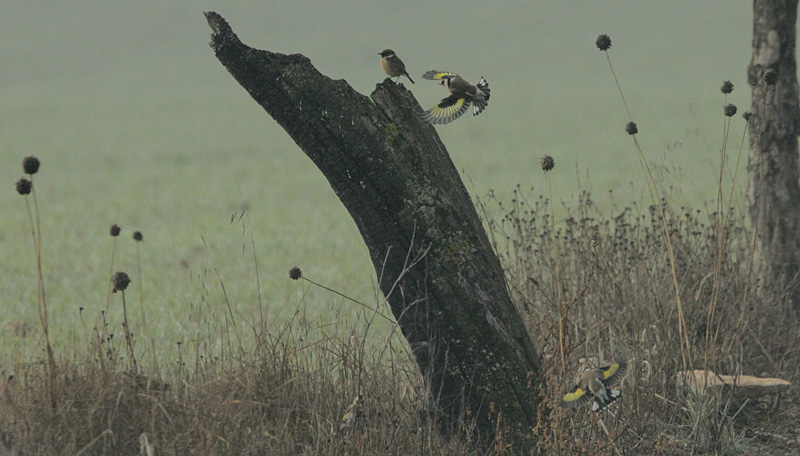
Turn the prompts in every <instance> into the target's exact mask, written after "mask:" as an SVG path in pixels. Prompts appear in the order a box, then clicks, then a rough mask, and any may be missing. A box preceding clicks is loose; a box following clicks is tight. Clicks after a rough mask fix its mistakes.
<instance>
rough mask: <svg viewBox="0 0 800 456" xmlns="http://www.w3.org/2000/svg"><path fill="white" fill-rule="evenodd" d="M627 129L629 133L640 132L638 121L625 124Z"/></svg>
mask: <svg viewBox="0 0 800 456" xmlns="http://www.w3.org/2000/svg"><path fill="white" fill-rule="evenodd" d="M625 131H626V132H627V133H628V134H629V135H635V134H636V133H639V129H638V128H637V127H636V122H628V123H627V125H625Z"/></svg>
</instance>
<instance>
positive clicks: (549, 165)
mask: <svg viewBox="0 0 800 456" xmlns="http://www.w3.org/2000/svg"><path fill="white" fill-rule="evenodd" d="M539 166H541V167H542V171H544V172H548V171H550V170H552V169H553V168H555V166H556V161H555V160H553V157H551V156H549V155H545V156H543V157H542V158H540V159H539Z"/></svg>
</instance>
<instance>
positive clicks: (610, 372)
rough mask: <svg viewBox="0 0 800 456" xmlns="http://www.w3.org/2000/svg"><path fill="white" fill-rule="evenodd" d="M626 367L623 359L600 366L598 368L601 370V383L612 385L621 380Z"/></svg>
mask: <svg viewBox="0 0 800 456" xmlns="http://www.w3.org/2000/svg"><path fill="white" fill-rule="evenodd" d="M627 368H628V363H626V362H625V361H620V362H618V363H614V364H612V365H610V366H605V367H601V368H600V370H601V371H603V377H604V378H603V380H602V381H603V384H604V385H605V386H607V387H608V386H614V385H616V384H617V383H619V382H620V380H622V377H624V376H625V370H626V369H627Z"/></svg>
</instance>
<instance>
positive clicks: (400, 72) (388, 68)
mask: <svg viewBox="0 0 800 456" xmlns="http://www.w3.org/2000/svg"><path fill="white" fill-rule="evenodd" d="M378 55H380V56H381V68H383V71H385V72H386V74H388V75H389V76H390V77H392V78H394V77H397V79H395V80H394V82H397V81H398V80H400V76H405V77H407V78H408V80H409V81H411V83H412V84H414V80H413V79H411V76H409V75H408V72H407V71H406V65H405V63H403V61H402V60H400V57H398V56H397V54H395V53H394V51H393V50H391V49H384V50H383V51H381V52H379V53H378Z"/></svg>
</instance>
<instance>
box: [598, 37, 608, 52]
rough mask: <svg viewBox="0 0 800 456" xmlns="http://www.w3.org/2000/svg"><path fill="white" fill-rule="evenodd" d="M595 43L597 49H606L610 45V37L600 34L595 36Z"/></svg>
mask: <svg viewBox="0 0 800 456" xmlns="http://www.w3.org/2000/svg"><path fill="white" fill-rule="evenodd" d="M595 44H596V45H597V49H600V50H601V51H607V50H608V48H610V47H611V38H610V37H609V36H608V35H600V36H598V37H597V41H595Z"/></svg>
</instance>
